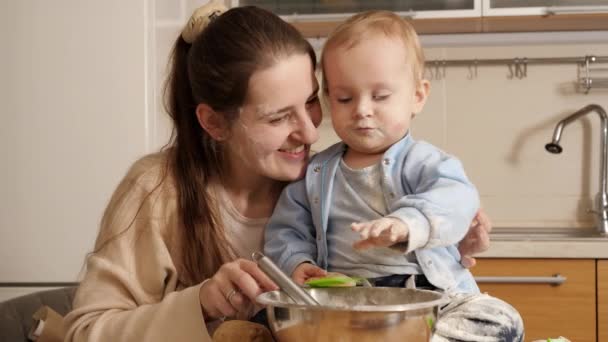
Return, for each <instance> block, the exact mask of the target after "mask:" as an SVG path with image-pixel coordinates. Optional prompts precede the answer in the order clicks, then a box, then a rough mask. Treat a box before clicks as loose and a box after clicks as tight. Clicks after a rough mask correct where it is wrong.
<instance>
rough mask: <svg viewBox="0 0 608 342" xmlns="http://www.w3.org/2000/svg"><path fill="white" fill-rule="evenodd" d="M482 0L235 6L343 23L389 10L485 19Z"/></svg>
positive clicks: (260, 0)
mask: <svg viewBox="0 0 608 342" xmlns="http://www.w3.org/2000/svg"><path fill="white" fill-rule="evenodd" d="M481 1H482V0H456V1H454V0H450V1H427V0H400V1H397V0H393V1H382V2H378V1H368V0H354V1H318V0H292V1H276V0H232V1H231V2H232V6H244V5H255V6H259V7H263V8H266V9H268V10H270V11H272V12H274V13H277V14H279V15H281V16H282V17H283V18H284V19H286V20H288V21H331V20H342V19H345V18H347V17H350V16H351V15H352V14H353V13H358V12H361V11H365V10H371V9H385V10H390V11H394V12H397V13H400V14H402V15H403V16H407V17H413V18H415V19H426V18H458V17H479V16H481Z"/></svg>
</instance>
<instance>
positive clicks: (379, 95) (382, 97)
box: [373, 94, 391, 101]
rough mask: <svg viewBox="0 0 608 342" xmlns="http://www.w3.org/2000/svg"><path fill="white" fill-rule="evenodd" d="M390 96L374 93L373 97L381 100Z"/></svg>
mask: <svg viewBox="0 0 608 342" xmlns="http://www.w3.org/2000/svg"><path fill="white" fill-rule="evenodd" d="M390 96H391V94H378V95H374V96H373V98H374V100H375V101H383V100H386V99H388V98H389V97H390Z"/></svg>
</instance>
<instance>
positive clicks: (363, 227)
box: [352, 142, 479, 253]
mask: <svg viewBox="0 0 608 342" xmlns="http://www.w3.org/2000/svg"><path fill="white" fill-rule="evenodd" d="M401 181H402V182H403V185H402V186H403V188H404V189H405V194H404V195H403V196H402V197H400V198H399V199H397V200H396V201H394V202H392V203H390V206H389V208H390V210H391V212H390V213H389V214H388V215H386V216H385V217H384V218H381V219H378V220H374V221H369V222H359V223H355V224H353V226H352V228H353V230H355V231H359V232H360V233H362V235H361V237H362V240H361V241H359V242H357V243H355V247H362V246H363V247H369V246H393V245H395V243H401V244H400V245H399V247H400V249H403V250H404V251H405V252H406V253H407V252H411V251H413V250H415V249H418V248H432V247H438V246H448V245H455V244H456V243H458V242H459V241H460V240H462V238H463V237H464V236H465V234H466V233H467V231H468V228H469V225H470V223H471V221H472V220H473V217H474V216H475V213H476V212H477V210H478V209H479V196H478V194H477V190H476V189H475V187H474V186H473V184H471V182H470V181H469V180H468V179H467V177H466V175H465V172H464V169H463V167H462V164H461V163H460V161H458V159H456V158H454V157H451V156H449V155H447V154H446V153H444V152H442V151H441V150H439V149H437V148H436V147H434V146H432V145H430V144H427V143H424V142H418V143H416V144H415V145H414V146H412V148H411V150H410V151H409V154H408V156H407V158H406V160H405V162H404V165H403V172H402V174H401ZM393 185H394V186H399V185H398V184H393ZM395 193H398V191H397V189H395ZM373 227H378V228H373ZM393 239H394V240H395V241H394V242H393V241H392V240H393Z"/></svg>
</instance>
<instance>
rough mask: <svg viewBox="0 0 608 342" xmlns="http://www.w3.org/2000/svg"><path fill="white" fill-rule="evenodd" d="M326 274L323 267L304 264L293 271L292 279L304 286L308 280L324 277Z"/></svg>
mask: <svg viewBox="0 0 608 342" xmlns="http://www.w3.org/2000/svg"><path fill="white" fill-rule="evenodd" d="M326 274H327V272H326V271H325V270H324V269H322V268H321V267H319V266H316V265H313V264H311V263H308V262H303V263H301V264H299V265H298V266H297V267H296V269H295V270H293V273H292V274H291V278H292V279H293V280H294V281H295V282H296V283H298V284H299V285H304V283H305V282H306V281H307V280H308V279H310V278H314V277H324V276H325V275H326Z"/></svg>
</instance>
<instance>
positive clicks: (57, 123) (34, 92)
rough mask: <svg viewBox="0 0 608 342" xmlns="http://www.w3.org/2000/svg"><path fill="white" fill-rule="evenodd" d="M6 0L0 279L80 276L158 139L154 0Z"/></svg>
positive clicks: (0, 55) (1, 57)
mask: <svg viewBox="0 0 608 342" xmlns="http://www.w3.org/2000/svg"><path fill="white" fill-rule="evenodd" d="M0 6H2V8H1V9H0V25H2V27H1V30H0V32H2V33H1V34H2V36H1V39H2V40H1V41H0V45H1V50H0V51H1V52H0V75H1V77H0V87H1V88H0V113H1V115H2V124H1V125H0V156H1V157H2V160H1V161H0V163H1V167H0V282H41V281H44V282H69V281H75V280H76V279H77V276H78V273H79V271H80V269H81V266H82V264H83V261H84V256H85V254H86V253H87V252H89V251H91V250H92V247H93V242H94V238H95V236H96V234H97V231H98V222H99V220H100V218H101V214H102V211H103V209H104V207H105V205H106V203H107V202H108V200H109V197H110V195H111V193H112V191H113V189H114V188H115V186H116V185H117V184H118V181H119V180H120V178H121V177H122V176H123V175H124V173H125V172H126V170H127V168H128V166H129V165H130V164H131V163H132V162H133V161H134V160H135V159H136V158H137V157H138V156H140V155H142V154H144V153H146V152H147V151H149V150H150V146H151V145H153V143H152V141H153V140H154V139H155V137H154V136H152V135H151V134H150V133H151V132H150V131H148V126H149V121H150V117H148V114H149V112H148V110H147V107H148V103H147V92H148V91H149V90H148V89H147V87H146V85H147V80H146V78H147V70H146V67H147V63H148V61H147V56H148V51H146V48H147V47H148V46H147V40H146V39H147V34H146V25H147V22H146V13H147V12H146V11H147V9H146V6H147V5H146V1H144V0H139V1H122V0H105V1H90V0H87V1H75V0H55V1H44V0H19V1H2V2H1V5H0ZM7 291H8V292H10V293H8V292H7ZM22 292H23V290H19V289H3V288H0V300H2V299H3V296H4V298H6V297H7V296H10V295H11V294H12V293H15V294H16V293H22Z"/></svg>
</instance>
